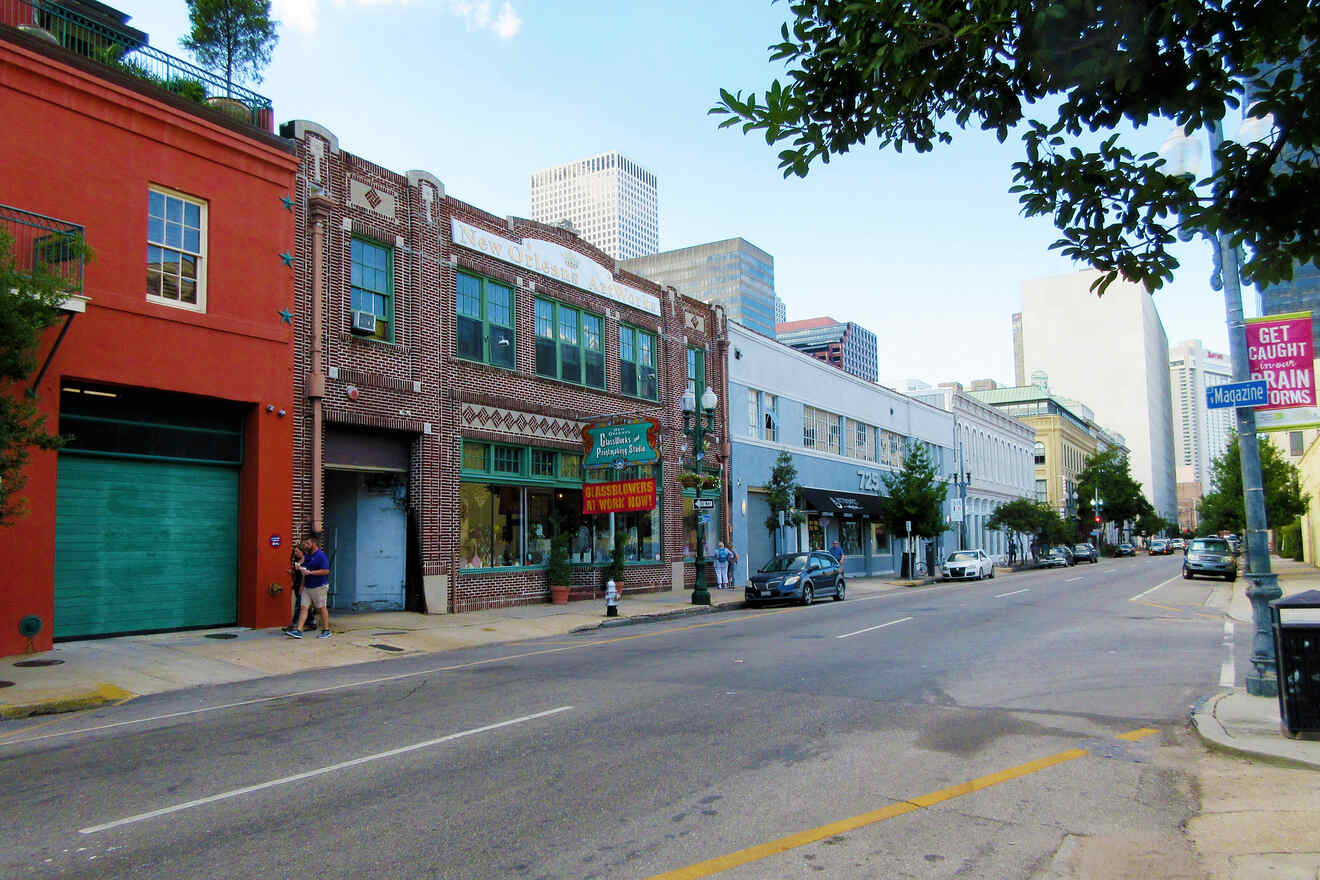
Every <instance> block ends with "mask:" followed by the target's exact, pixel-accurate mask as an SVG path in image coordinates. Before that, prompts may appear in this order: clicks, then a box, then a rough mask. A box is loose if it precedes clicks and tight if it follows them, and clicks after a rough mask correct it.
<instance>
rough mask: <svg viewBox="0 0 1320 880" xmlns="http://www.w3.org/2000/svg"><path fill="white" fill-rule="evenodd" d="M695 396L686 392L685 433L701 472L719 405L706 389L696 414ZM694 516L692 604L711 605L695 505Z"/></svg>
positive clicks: (703, 533)
mask: <svg viewBox="0 0 1320 880" xmlns="http://www.w3.org/2000/svg"><path fill="white" fill-rule="evenodd" d="M695 397H696V395H694V394H693V392H692V389H688V390H687V391H684V392H683V398H682V407H683V432H684V433H685V434H687V435H688V436H689V437H691V438H692V454H693V457H694V458H695V459H696V462H697V468H696V470H697V472H698V473H701V460H702V459H703V458H704V457H705V451H704V446H703V443H704V441H705V438H706V435H707V434H709V433H711V432H712V431H714V430H715V406H716V404H718V403H719V398H718V397H716V396H715V392H714V391H711V390H710V387H709V386H707V388H706V390H705V391H703V392H701V412H700V413H697V412H696V408H697V401H696V399H695ZM699 491H700V489H698V492H699ZM698 497H700V496H698ZM693 514H694V515H695V516H696V518H697V553H696V556H697V581H696V584H695V585H693V588H692V604H693V605H709V604H710V590H709V589H707V588H706V574H705V569H704V567H703V566H704V564H705V562H706V529H705V523H703V522H702V519H701V518H702V516H704V514H703V513H701V511H699V510H697V508H696V506H695V505H693Z"/></svg>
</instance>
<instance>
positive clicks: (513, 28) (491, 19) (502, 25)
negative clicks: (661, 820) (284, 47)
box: [271, 0, 522, 40]
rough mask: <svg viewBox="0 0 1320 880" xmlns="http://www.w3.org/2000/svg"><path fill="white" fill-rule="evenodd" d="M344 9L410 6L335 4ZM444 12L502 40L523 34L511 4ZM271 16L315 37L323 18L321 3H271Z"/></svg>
mask: <svg viewBox="0 0 1320 880" xmlns="http://www.w3.org/2000/svg"><path fill="white" fill-rule="evenodd" d="M332 2H333V3H334V5H335V6H336V7H339V8H343V7H345V6H394V5H396V4H397V5H399V6H407V5H409V0H332ZM444 3H445V8H446V9H448V10H449V12H450V13H451V14H453V15H455V16H457V17H458V18H460V19H462V21H463V23H464V24H465V25H467V28H468V30H470V31H490V32H491V33H493V34H495V36H497V37H499V38H500V39H501V40H511V39H513V38H514V37H515V36H517V35H518V31H520V30H522V19H521V18H519V16H518V13H517V11H516V10H515V9H514V8H513V3H511V2H510V0H504V2H503V3H502V4H501V5H500V7H499V10H498V11H496V10H495V8H494V3H492V0H444ZM271 7H272V12H274V14H275V17H276V18H278V19H279V20H280V22H281V23H282V24H283V25H284V26H285V27H288V28H291V29H293V30H297V31H302V32H304V33H309V34H310V33H315V31H316V25H317V20H318V18H319V15H320V9H319V7H320V0H271Z"/></svg>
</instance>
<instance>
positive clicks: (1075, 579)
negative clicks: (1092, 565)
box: [1064, 574, 1086, 584]
mask: <svg viewBox="0 0 1320 880" xmlns="http://www.w3.org/2000/svg"><path fill="white" fill-rule="evenodd" d="M1084 577H1086V575H1084V574H1079V575H1078V576H1077V577H1075V578H1068V579H1067V580H1066V581H1064V583H1065V584H1071V583H1072V582H1073V581H1080V580H1081V579H1082V578H1084Z"/></svg>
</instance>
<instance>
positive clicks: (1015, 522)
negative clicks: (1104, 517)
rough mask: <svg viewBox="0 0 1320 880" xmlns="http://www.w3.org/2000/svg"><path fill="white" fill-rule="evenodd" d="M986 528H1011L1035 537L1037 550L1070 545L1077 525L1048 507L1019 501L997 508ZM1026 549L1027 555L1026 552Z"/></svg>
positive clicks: (1023, 499)
mask: <svg viewBox="0 0 1320 880" xmlns="http://www.w3.org/2000/svg"><path fill="white" fill-rule="evenodd" d="M986 528H990V529H1008V530H1010V531H1013V532H1019V533H1022V534H1026V535H1031V536H1032V538H1033V539H1034V541H1035V543H1036V546H1037V547H1047V546H1049V545H1052V544H1066V543H1069V542H1070V541H1071V540H1072V537H1073V526H1072V524H1071V523H1069V522H1068V521H1066V520H1065V519H1064V518H1063V517H1061V516H1059V515H1058V514H1057V513H1055V512H1054V511H1053V510H1052V509H1051V508H1050V506H1049V505H1048V504H1045V503H1043V502H1040V501H1032V500H1031V499H1029V498H1015V499H1013V500H1012V501H1006V502H1004V503H1003V504H1001V505H999V506H998V507H996V508H995V512H994V513H992V514H991V515H990V518H989V519H988V520H986ZM1023 549H1024V556H1025V550H1026V549H1027V548H1023Z"/></svg>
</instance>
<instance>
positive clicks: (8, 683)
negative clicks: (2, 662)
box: [0, 681, 14, 688]
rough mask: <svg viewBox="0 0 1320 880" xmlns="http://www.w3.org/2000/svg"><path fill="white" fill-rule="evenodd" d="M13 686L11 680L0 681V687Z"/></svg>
mask: <svg viewBox="0 0 1320 880" xmlns="http://www.w3.org/2000/svg"><path fill="white" fill-rule="evenodd" d="M13 686H14V683H13V682H12V681H0V688H11V687H13Z"/></svg>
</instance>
